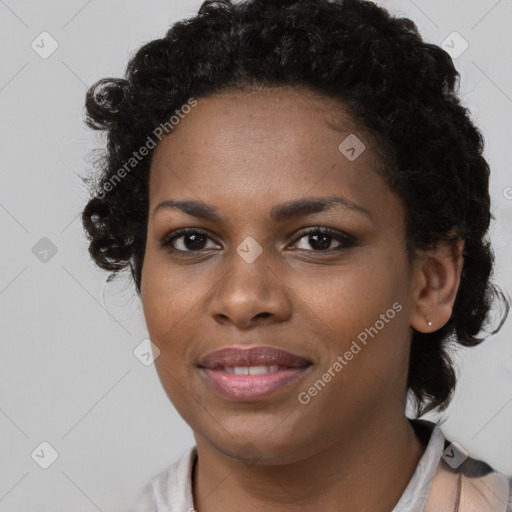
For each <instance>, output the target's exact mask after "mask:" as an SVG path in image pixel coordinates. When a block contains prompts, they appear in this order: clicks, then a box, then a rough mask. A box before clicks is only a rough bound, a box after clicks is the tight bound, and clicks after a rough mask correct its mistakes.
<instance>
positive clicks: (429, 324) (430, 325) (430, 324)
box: [425, 317, 432, 327]
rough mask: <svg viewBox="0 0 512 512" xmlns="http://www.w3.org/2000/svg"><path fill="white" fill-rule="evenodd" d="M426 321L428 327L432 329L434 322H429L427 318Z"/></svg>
mask: <svg viewBox="0 0 512 512" xmlns="http://www.w3.org/2000/svg"><path fill="white" fill-rule="evenodd" d="M425 321H426V322H427V325H428V326H429V327H432V322H431V321H430V320H427V318H426V317H425Z"/></svg>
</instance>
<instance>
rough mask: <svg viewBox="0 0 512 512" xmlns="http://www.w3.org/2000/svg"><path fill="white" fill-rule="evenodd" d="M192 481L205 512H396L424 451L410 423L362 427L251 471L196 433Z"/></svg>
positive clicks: (401, 421)
mask: <svg viewBox="0 0 512 512" xmlns="http://www.w3.org/2000/svg"><path fill="white" fill-rule="evenodd" d="M196 442H197V451H198V460H197V462H196V466H195V471H194V475H193V479H192V488H193V497H194V504H195V509H196V510H197V511H198V512H214V511H219V510H222V511H223V512H235V511H237V512H238V511H240V510H251V511H260V510H261V511H263V510H282V511H286V512H295V511H297V512H299V511H300V512H304V510H351V511H358V512H363V511H370V510H371V511H372V512H390V511H391V510H392V509H393V507H394V506H395V505H396V503H397V502H398V500H399V499H400V496H401V495H402V494H403V492H404V490H405V488H406V487H407V484H408V483H409V481H410V479H411V477H412V475H413V473H414V470H415V469H416V466H417V464H418V461H419V460H420V458H421V456H422V455H423V452H424V450H425V447H424V445H423V444H422V442H421V441H420V440H419V439H418V437H417V435H416V433H415V431H414V428H413V427H412V426H411V424H410V423H409V421H408V420H407V418H406V417H405V416H402V417H400V418H398V420H397V421H394V422H391V421H390V418H389V417H384V418H383V417H381V418H380V421H378V422H377V423H375V424H373V425H371V426H365V427H363V428H361V426H358V428H357V429H355V430H354V431H353V432H351V433H350V434H349V435H348V434H347V435H345V436H343V438H342V439H341V440H338V441H337V442H335V443H332V444H330V445H329V446H328V447H327V448H324V449H322V450H319V451H317V452H315V453H314V454H313V455H311V456H309V457H307V458H304V459H301V460H299V461H296V462H292V463H287V464H273V465H264V464H261V463H260V461H259V462H258V463H256V464H255V465H247V464H243V463H241V462H240V461H239V460H237V459H234V458H233V457H229V456H227V455H225V454H223V453H221V452H219V451H218V450H217V449H216V448H215V447H213V446H212V445H211V444H210V443H209V442H208V441H207V440H206V439H205V438H203V437H201V436H199V435H197V434H196Z"/></svg>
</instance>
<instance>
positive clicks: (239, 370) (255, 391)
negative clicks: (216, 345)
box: [198, 346, 312, 402]
mask: <svg viewBox="0 0 512 512" xmlns="http://www.w3.org/2000/svg"><path fill="white" fill-rule="evenodd" d="M311 366H312V362H311V361H309V360H307V359H305V358H303V357H301V356H298V355H296V354H292V353H290V352H286V351H284V350H279V349H275V348H273V347H268V346H258V347H252V348H237V347H228V348H224V349H221V350H217V351H215V352H212V353H210V354H208V355H207V356H206V357H204V358H203V359H202V360H201V362H200V364H199V365H198V368H199V369H200V371H201V374H202V375H203V377H204V378H205V379H206V381H207V382H208V384H209V385H210V386H211V387H212V389H213V390H214V391H216V392H217V393H219V394H220V395H221V396H222V397H224V398H227V399H228V400H234V401H249V402H250V401H256V400H262V399H264V398H268V397H270V396H271V395H274V394H275V393H277V392H278V391H280V390H283V389H284V388H287V387H289V386H291V385H292V384H293V383H294V382H297V381H298V380H299V379H301V377H303V375H304V374H305V373H306V372H307V371H308V370H309V368H310V367H311Z"/></svg>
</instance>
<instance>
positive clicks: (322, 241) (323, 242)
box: [295, 227, 355, 252]
mask: <svg viewBox="0 0 512 512" xmlns="http://www.w3.org/2000/svg"><path fill="white" fill-rule="evenodd" d="M302 240H304V242H303V245H304V246H303V247H298V249H299V250H306V251H310V250H313V251H314V252H335V251H340V250H343V249H347V248H350V247H353V246H354V245H355V239H354V238H353V237H351V236H349V235H347V234H346V233H343V232H341V231H338V230H335V229H331V228H326V227H315V228H312V229H309V230H308V231H306V232H303V233H302V235H301V236H300V237H299V238H298V239H297V240H296V242H295V243H297V242H300V241H302ZM333 243H336V244H337V245H335V246H334V247H332V244H333ZM308 245H309V247H307V246H308Z"/></svg>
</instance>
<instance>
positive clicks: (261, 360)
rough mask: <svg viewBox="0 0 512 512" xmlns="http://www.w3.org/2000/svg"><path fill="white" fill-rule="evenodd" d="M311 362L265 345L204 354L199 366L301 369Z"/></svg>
mask: <svg viewBox="0 0 512 512" xmlns="http://www.w3.org/2000/svg"><path fill="white" fill-rule="evenodd" d="M310 364H311V361H309V360H307V359H305V358H303V357H301V356H299V355H296V354H292V353H291V352H286V351H285V350H281V349H277V348H274V347H270V346H267V345H258V346H256V347H250V348H239V347H235V346H233V347H226V348H222V349H220V350H215V351H214V352H210V353H209V354H206V356H205V357H203V358H202V359H201V360H200V361H199V366H200V367H203V368H208V369H210V370H215V369H219V368H225V367H226V366H258V365H278V366H287V367H289V368H303V367H305V366H309V365H310Z"/></svg>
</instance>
